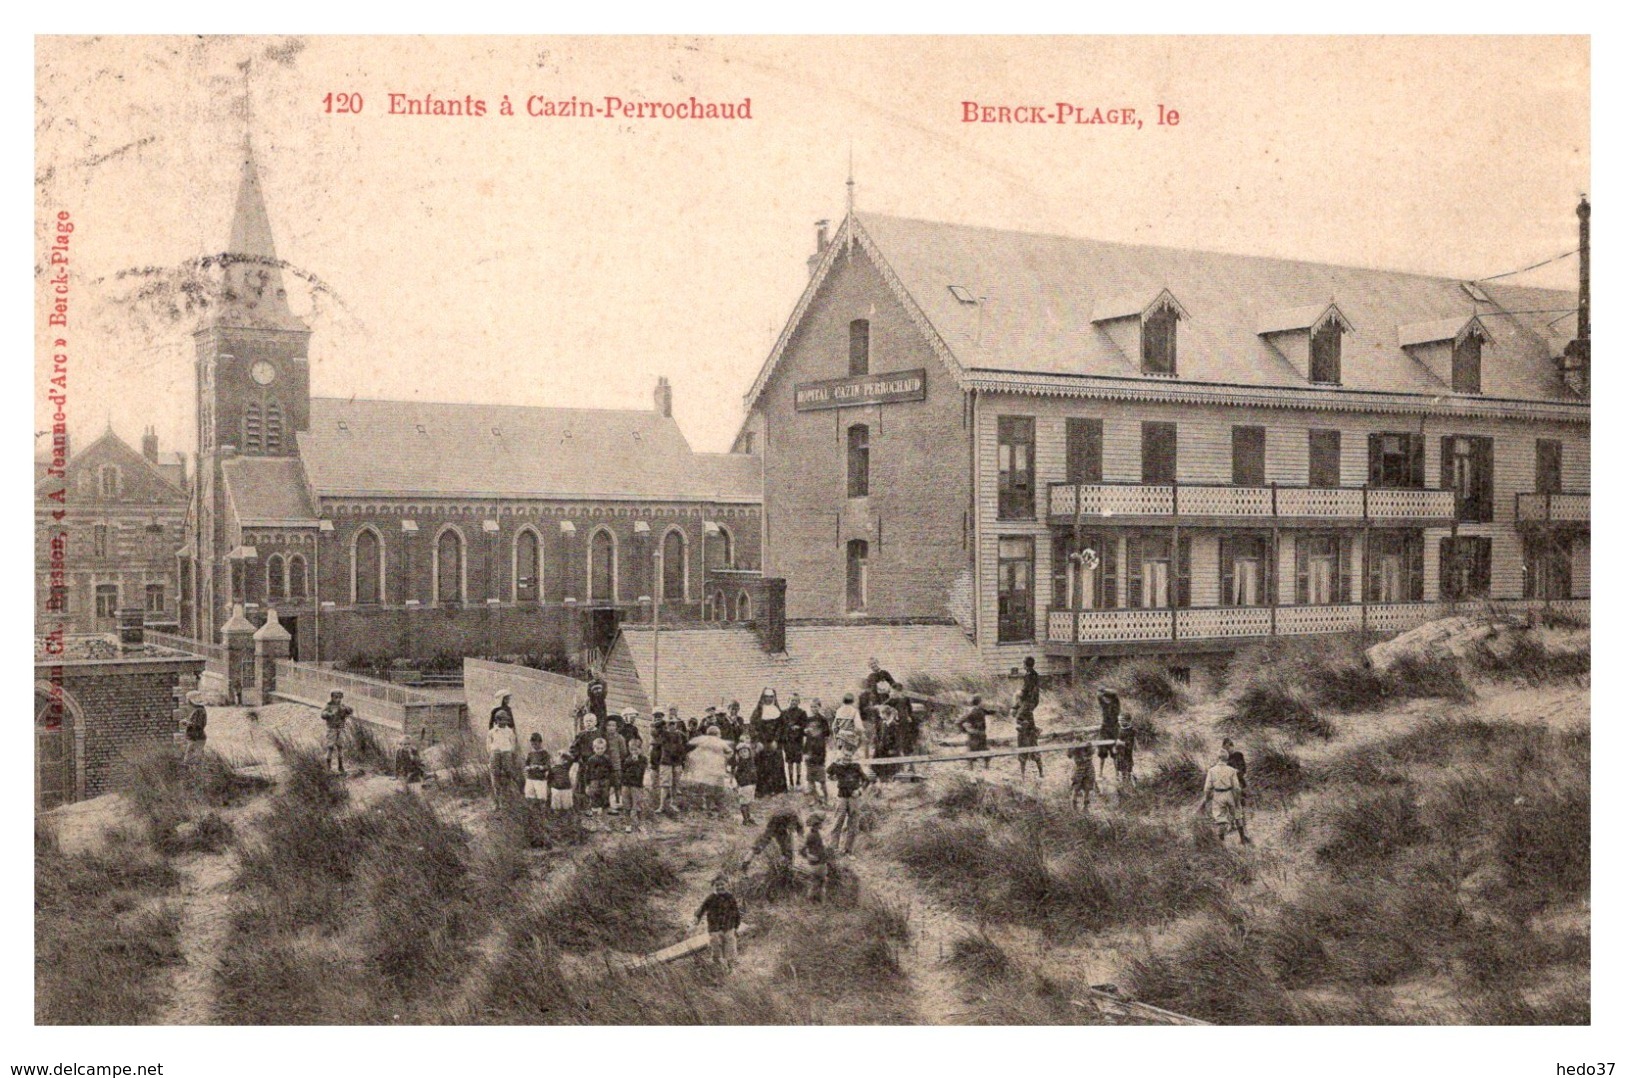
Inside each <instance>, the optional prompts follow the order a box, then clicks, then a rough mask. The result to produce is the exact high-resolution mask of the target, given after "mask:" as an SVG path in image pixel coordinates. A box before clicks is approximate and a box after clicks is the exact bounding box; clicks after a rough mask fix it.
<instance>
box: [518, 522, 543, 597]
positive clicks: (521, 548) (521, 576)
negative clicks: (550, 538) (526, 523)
mask: <svg viewBox="0 0 1625 1078" xmlns="http://www.w3.org/2000/svg"><path fill="white" fill-rule="evenodd" d="M513 598H514V602H516V603H535V602H540V601H541V598H542V537H541V536H540V535H537V534H536V529H534V528H530V527H525V528H521V529H519V534H518V535H516V536H514V540H513Z"/></svg>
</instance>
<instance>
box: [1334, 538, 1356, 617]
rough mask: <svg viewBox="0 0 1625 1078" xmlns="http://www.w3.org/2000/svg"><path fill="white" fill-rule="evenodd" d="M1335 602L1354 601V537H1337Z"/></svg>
mask: <svg viewBox="0 0 1625 1078" xmlns="http://www.w3.org/2000/svg"><path fill="white" fill-rule="evenodd" d="M1337 601H1338V602H1340V603H1352V602H1353V601H1354V536H1352V535H1340V536H1338V537H1337Z"/></svg>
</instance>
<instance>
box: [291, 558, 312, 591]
mask: <svg viewBox="0 0 1625 1078" xmlns="http://www.w3.org/2000/svg"><path fill="white" fill-rule="evenodd" d="M305 572H306V570H305V556H304V555H303V554H295V555H293V556H292V557H290V558H289V559H288V598H290V599H303V598H304V597H305V594H306V592H307V591H308V589H309V582H308V581H307V579H306V576H305Z"/></svg>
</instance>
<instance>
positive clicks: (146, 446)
mask: <svg viewBox="0 0 1625 1078" xmlns="http://www.w3.org/2000/svg"><path fill="white" fill-rule="evenodd" d="M141 455H142V456H143V457H146V458H147V460H149V461H151V462H152V463H153V464H157V463H158V428H156V427H148V428H147V429H146V431H145V432H144V433H143V434H142V435H141Z"/></svg>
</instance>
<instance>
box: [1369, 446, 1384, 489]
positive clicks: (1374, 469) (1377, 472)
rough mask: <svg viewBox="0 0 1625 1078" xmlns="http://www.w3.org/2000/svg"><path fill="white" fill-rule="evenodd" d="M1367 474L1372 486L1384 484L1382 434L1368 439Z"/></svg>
mask: <svg viewBox="0 0 1625 1078" xmlns="http://www.w3.org/2000/svg"><path fill="white" fill-rule="evenodd" d="M1365 455H1366V476H1367V479H1368V482H1369V483H1370V485H1371V486H1374V487H1380V486H1382V435H1380V434H1373V435H1370V436H1369V437H1367V439H1366V454H1365Z"/></svg>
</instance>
